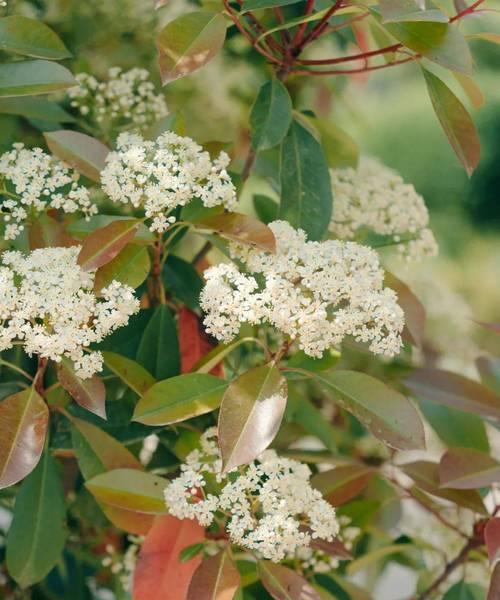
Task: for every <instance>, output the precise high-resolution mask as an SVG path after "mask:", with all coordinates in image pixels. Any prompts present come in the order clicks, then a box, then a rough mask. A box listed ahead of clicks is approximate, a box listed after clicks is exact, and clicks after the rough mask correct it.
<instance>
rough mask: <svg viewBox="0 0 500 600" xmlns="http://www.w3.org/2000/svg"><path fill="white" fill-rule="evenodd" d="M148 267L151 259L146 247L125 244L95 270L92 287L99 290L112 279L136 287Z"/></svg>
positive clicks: (146, 274)
mask: <svg viewBox="0 0 500 600" xmlns="http://www.w3.org/2000/svg"><path fill="white" fill-rule="evenodd" d="M150 269H151V260H150V258H149V253H148V250H147V248H145V247H144V246H141V245H139V244H127V245H126V246H125V247H124V248H123V249H122V250H120V252H119V253H118V254H117V255H116V256H115V257H114V258H113V259H112V260H110V261H109V262H108V263H106V264H105V265H103V266H102V267H100V268H99V269H98V270H97V273H96V274H95V280H94V289H95V290H96V291H99V292H100V291H101V290H102V289H103V288H105V287H107V286H108V285H109V284H110V283H111V282H112V281H120V282H121V283H124V284H125V285H129V286H130V287H132V288H134V289H135V288H138V287H139V286H140V285H141V283H143V282H144V281H145V280H146V277H147V276H148V274H149V271H150Z"/></svg>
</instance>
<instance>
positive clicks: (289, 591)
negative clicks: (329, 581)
mask: <svg viewBox="0 0 500 600" xmlns="http://www.w3.org/2000/svg"><path fill="white" fill-rule="evenodd" d="M257 571H258V573H259V575H260V578H261V579H262V585H263V586H264V587H265V588H266V590H267V591H268V592H269V593H270V594H271V596H272V597H273V598H274V600H321V597H320V595H319V594H318V592H317V591H316V590H315V589H313V588H312V587H311V586H310V584H309V583H308V582H307V581H306V580H305V579H304V578H303V577H301V576H300V575H299V574H298V573H296V572H295V571H292V569H289V568H288V567H284V566H283V565H278V564H275V563H272V562H271V561H267V560H259V562H258V563H257Z"/></svg>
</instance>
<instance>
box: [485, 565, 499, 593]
mask: <svg viewBox="0 0 500 600" xmlns="http://www.w3.org/2000/svg"><path fill="white" fill-rule="evenodd" d="M486 600H500V562H498V563H497V564H496V567H495V568H494V569H493V573H492V574H491V582H490V589H489V592H488V598H487V599H486Z"/></svg>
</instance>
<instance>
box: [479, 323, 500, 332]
mask: <svg viewBox="0 0 500 600" xmlns="http://www.w3.org/2000/svg"><path fill="white" fill-rule="evenodd" d="M476 323H477V324H478V325H481V327H484V328H485V329H488V330H489V331H493V333H500V323H487V322H486V321H476Z"/></svg>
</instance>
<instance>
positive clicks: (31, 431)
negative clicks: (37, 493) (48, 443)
mask: <svg viewBox="0 0 500 600" xmlns="http://www.w3.org/2000/svg"><path fill="white" fill-rule="evenodd" d="M48 421H49V411H48V408H47V405H46V404H45V402H44V401H43V399H42V397H41V396H40V395H39V394H37V392H36V391H35V390H34V388H32V387H30V388H28V389H26V390H23V391H22V392H18V393H17V394H14V395H12V396H8V397H7V398H5V399H4V400H2V401H1V402H0V423H1V424H2V436H1V438H0V489H1V488H5V487H8V486H9V485H13V484H14V483H17V482H18V481H21V479H23V478H24V477H26V475H28V473H30V472H31V471H32V470H33V469H34V468H35V466H36V464H37V463H38V461H39V460H40V456H41V454H42V450H43V445H44V442H45V435H46V433H47V426H48Z"/></svg>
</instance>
